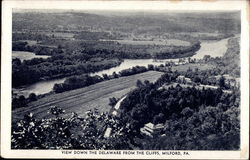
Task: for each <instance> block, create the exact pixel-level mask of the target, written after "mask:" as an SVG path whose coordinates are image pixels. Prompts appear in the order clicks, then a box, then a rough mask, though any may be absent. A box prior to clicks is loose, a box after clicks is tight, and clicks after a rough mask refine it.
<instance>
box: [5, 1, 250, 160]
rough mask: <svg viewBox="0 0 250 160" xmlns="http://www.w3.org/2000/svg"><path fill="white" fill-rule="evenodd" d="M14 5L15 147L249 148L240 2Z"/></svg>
mask: <svg viewBox="0 0 250 160" xmlns="http://www.w3.org/2000/svg"><path fill="white" fill-rule="evenodd" d="M85 3H87V2H85ZM10 11H11V13H10V14H11V18H10V17H9V18H10V21H11V26H9V27H11V28H9V29H11V30H10V35H8V36H9V39H10V41H9V42H8V43H10V44H9V46H10V53H9V54H10V58H9V59H8V61H9V70H10V73H8V74H9V75H10V78H9V80H10V81H9V89H10V90H9V92H8V93H7V92H5V93H6V94H7V95H10V100H9V101H10V103H8V104H10V106H2V105H1V107H8V108H9V110H10V113H9V115H10V116H9V118H10V124H9V129H10V130H9V131H8V134H10V137H6V138H9V144H10V148H9V149H10V150H14V151H23V150H30V151H41V150H42V151H46V150H49V151H57V150H59V151H60V152H61V154H62V155H63V154H69V155H73V156H74V155H76V154H78V155H80V156H83V155H85V156H86V154H88V155H89V154H98V155H106V156H112V155H120V154H123V156H125V157H126V154H127V155H130V156H131V155H135V154H137V155H138V154H139V155H141V156H147V155H148V156H149V157H147V158H150V157H151V158H163V157H164V156H169V155H172V156H173V155H176V156H178V155H179V156H184V155H186V156H188V155H189V154H190V153H189V152H188V151H239V152H240V151H242V143H243V142H242V136H241V134H242V125H241V123H242V113H243V114H244V112H245V110H244V111H243V110H242V107H243V106H241V105H242V104H243V102H242V101H243V98H242V95H243V96H245V95H246V94H245V93H242V88H243V87H242V81H243V80H242V77H243V76H246V75H248V68H245V69H247V74H246V75H242V73H243V72H242V63H243V62H242V61H244V59H242V57H241V54H242V51H241V50H242V48H241V44H242V43H241V42H242V35H243V34H242V28H243V26H242V24H243V22H242V18H241V17H242V10H240V9H231V10H230V9H228V10H220V9H214V10H210V9H204V8H203V9H200V10H198V9H196V10H190V9H186V10H185V9H178V8H175V9H174V10H168V9H165V10H163V9H162V10H157V9H156V8H151V9H144V10H142V9H129V8H127V9H120V10H119V9H104V8H101V9H100V8H98V7H96V8H94V9H93V8H92V9H88V8H82V9H79V8H73V7H72V8H55V9H51V8H31V7H28V8H19V7H18V6H16V7H13V8H11V9H10ZM245 36H247V35H245ZM248 38H249V36H248ZM246 42H247V41H246ZM248 45H249V44H248ZM248 52H249V51H248ZM4 54H6V53H4ZM2 56H3V55H2ZM245 56H249V53H246V55H245ZM2 58H3V57H2ZM247 65H248V64H247ZM1 68H2V67H1ZM4 72H5V71H4V70H2V75H1V77H2V78H3V74H5V73H4ZM6 74H7V73H6ZM2 78H1V81H2ZM246 78H249V76H247V77H246ZM248 83H249V81H248ZM2 84H3V83H1V85H2ZM246 87H247V88H246V90H245V91H247V95H248V88H249V86H248V84H247V86H246ZM1 95H2V94H1ZM248 96H249V95H248ZM1 97H2V96H1ZM246 98H247V99H246ZM2 100H3V99H2ZM245 100H249V97H245ZM246 104H248V103H246ZM244 107H246V108H249V106H244ZM242 111H243V112H242ZM1 113H2V111H1ZM247 118H248V117H247ZM1 121H4V119H1ZM247 136H249V135H247ZM1 138H3V135H2V133H1ZM246 147H247V148H246V152H248V147H249V146H246ZM91 151H92V152H91ZM144 151H146V152H144ZM186 151H187V152H186ZM27 152H28V151H27ZM97 152H98V153H97ZM154 156H155V157H154ZM161 156H163V157H161ZM245 156H246V155H245ZM243 157H244V156H243ZM165 158H166V157H165ZM174 158H177V157H174ZM179 158H184V157H179Z"/></svg>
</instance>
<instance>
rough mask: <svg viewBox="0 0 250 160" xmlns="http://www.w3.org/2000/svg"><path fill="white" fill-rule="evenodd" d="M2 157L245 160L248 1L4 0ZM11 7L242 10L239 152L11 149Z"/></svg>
mask: <svg viewBox="0 0 250 160" xmlns="http://www.w3.org/2000/svg"><path fill="white" fill-rule="evenodd" d="M2 4H3V5H2V22H3V23H2V36H1V42H2V45H1V156H2V157H5V158H7V157H8V158H21V157H23V158H41V157H44V158H45V157H46V158H111V157H112V158H115V159H121V158H123V159H125V158H126V159H135V158H141V159H151V158H157V159H166V158H168V159H247V158H248V153H249V143H248V141H249V137H248V136H249V21H248V19H249V8H247V7H248V5H249V4H248V2H247V1H242V0H235V1H119V2H118V1H3V3H2ZM12 8H18V9H76V10H78V9H79V10H120V11H121V10H135V11H136V10H146V11H149V10H185V11H192V10H210V11H212V10H241V21H242V24H241V151H189V154H190V156H152V155H151V156H150V155H148V156H145V155H144V156H143V155H124V154H123V155H90V154H88V155H74V154H70V155H65V154H61V151H60V150H11V149H10V137H11V136H10V135H11V134H10V130H11V35H12V32H11V26H12Z"/></svg>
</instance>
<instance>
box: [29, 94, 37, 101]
mask: <svg viewBox="0 0 250 160" xmlns="http://www.w3.org/2000/svg"><path fill="white" fill-rule="evenodd" d="M29 100H30V101H36V100H37V97H36V94H35V93H30V95H29Z"/></svg>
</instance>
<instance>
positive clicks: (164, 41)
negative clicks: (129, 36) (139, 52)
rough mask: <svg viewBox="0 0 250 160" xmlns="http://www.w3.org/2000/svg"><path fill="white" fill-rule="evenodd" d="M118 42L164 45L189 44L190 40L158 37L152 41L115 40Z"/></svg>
mask: <svg viewBox="0 0 250 160" xmlns="http://www.w3.org/2000/svg"><path fill="white" fill-rule="evenodd" d="M115 41H117V42H119V43H120V44H131V45H166V46H172V45H173V46H189V45H190V42H187V41H182V40H178V39H158V40H152V41H143V40H138V41H134V40H115Z"/></svg>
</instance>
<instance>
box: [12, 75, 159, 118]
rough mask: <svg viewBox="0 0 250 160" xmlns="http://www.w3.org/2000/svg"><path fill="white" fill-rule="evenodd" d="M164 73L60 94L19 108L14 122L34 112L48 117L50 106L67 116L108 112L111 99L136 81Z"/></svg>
mask: <svg viewBox="0 0 250 160" xmlns="http://www.w3.org/2000/svg"><path fill="white" fill-rule="evenodd" d="M162 74H163V73H162V72H156V71H148V72H145V73H141V74H136V75H132V76H128V77H121V78H118V79H112V80H108V81H104V82H101V83H97V84H95V85H91V86H88V87H85V88H81V89H76V90H73V91H68V92H64V93H60V94H55V95H51V96H48V97H45V98H42V99H39V100H38V101H35V102H32V103H30V104H29V106H28V107H26V108H19V109H16V110H14V111H13V112H12V113H13V114H12V116H13V120H17V119H19V118H22V117H23V115H24V114H26V113H29V112H32V113H33V114H34V116H36V117H37V118H45V117H47V111H48V109H49V107H50V106H53V105H55V106H58V107H61V108H63V109H64V110H65V111H66V113H67V114H66V116H67V115H69V114H71V112H76V113H77V114H79V115H80V116H84V115H85V112H86V111H88V110H90V109H94V108H98V110H99V111H100V112H108V111H109V109H110V106H109V105H108V103H109V98H111V97H116V98H120V97H121V96H123V95H125V94H126V93H128V92H129V91H131V90H132V89H134V88H135V87H136V81H137V80H138V79H139V80H141V81H144V80H149V81H150V82H153V81H156V80H157V79H158V78H159V77H160V76H161V75H162Z"/></svg>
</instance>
